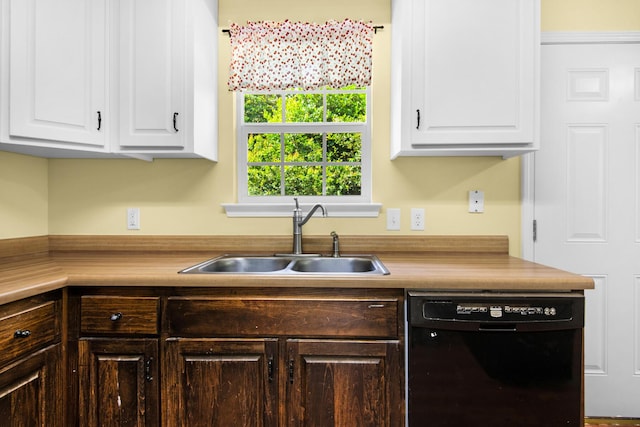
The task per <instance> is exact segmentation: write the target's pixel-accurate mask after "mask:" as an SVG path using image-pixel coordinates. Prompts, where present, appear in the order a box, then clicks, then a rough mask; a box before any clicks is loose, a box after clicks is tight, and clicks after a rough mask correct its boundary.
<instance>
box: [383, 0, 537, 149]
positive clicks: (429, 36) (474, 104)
mask: <svg viewBox="0 0 640 427" xmlns="http://www.w3.org/2000/svg"><path fill="white" fill-rule="evenodd" d="M392 19H393V22H394V34H393V37H394V41H393V43H394V44H393V48H394V49H396V50H397V52H396V54H395V55H396V57H395V58H394V61H393V67H394V78H393V84H392V98H393V99H394V105H393V110H392V111H393V113H392V114H393V115H394V116H393V117H392V122H393V123H392V127H393V134H392V139H393V141H392V155H393V156H394V157H395V156H396V155H434V154H436V155H437V154H446V155H450V154H486V155H505V156H508V155H510V154H513V153H516V154H520V153H521V152H523V151H531V149H533V148H535V145H536V144H537V137H538V136H537V133H538V132H537V126H538V91H539V87H538V86H539V85H538V75H539V72H538V67H539V60H538V58H539V53H538V52H539V33H540V28H539V0H411V1H408V0H396V1H394V4H393V17H392Z"/></svg>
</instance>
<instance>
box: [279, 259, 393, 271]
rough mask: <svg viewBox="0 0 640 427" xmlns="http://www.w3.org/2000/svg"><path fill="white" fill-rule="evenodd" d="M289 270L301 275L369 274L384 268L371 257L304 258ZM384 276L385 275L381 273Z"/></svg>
mask: <svg viewBox="0 0 640 427" xmlns="http://www.w3.org/2000/svg"><path fill="white" fill-rule="evenodd" d="M291 270H293V271H298V272H301V273H371V272H375V271H376V270H384V271H386V268H384V266H383V265H382V263H381V262H380V261H379V260H378V259H374V258H373V257H360V256H359V257H340V258H329V257H325V258H306V259H299V260H296V261H295V262H294V263H293V265H292V266H291ZM381 274H385V273H381Z"/></svg>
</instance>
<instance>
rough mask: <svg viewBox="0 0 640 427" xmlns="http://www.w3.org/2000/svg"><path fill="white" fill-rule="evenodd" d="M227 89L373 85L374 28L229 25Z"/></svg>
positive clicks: (332, 23) (352, 23)
mask: <svg viewBox="0 0 640 427" xmlns="http://www.w3.org/2000/svg"><path fill="white" fill-rule="evenodd" d="M230 36H231V67H230V74H229V82H228V86H229V89H230V90H233V91H242V90H255V91H269V90H283V89H295V88H301V89H305V90H312V89H317V88H320V87H323V86H330V87H332V88H341V87H344V86H348V85H352V84H353V85H357V86H368V85H369V84H370V83H371V62H372V61H371V52H372V44H373V26H372V25H370V24H368V23H364V22H356V21H351V20H349V19H347V20H344V21H342V22H336V21H329V22H327V23H325V24H310V23H295V22H290V21H284V22H249V23H247V25H245V26H240V25H237V24H231V27H230Z"/></svg>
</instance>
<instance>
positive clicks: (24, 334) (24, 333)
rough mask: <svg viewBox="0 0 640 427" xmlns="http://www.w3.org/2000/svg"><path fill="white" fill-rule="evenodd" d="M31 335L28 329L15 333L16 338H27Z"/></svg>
mask: <svg viewBox="0 0 640 427" xmlns="http://www.w3.org/2000/svg"><path fill="white" fill-rule="evenodd" d="M30 335H31V331H30V330H28V329H18V330H17V331H15V332H14V333H13V337H14V338H27V337H28V336H30Z"/></svg>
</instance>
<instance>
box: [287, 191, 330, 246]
mask: <svg viewBox="0 0 640 427" xmlns="http://www.w3.org/2000/svg"><path fill="white" fill-rule="evenodd" d="M293 200H295V202H296V208H295V209H294V210H293V254H294V255H301V254H302V253H303V252H302V226H303V225H305V224H306V223H307V221H309V219H310V218H311V217H312V216H313V214H314V213H315V212H316V211H317V210H318V209H321V210H322V216H327V211H325V209H324V206H322V205H321V204H320V203H318V204H316V205H315V206H313V207H312V208H311V210H310V211H309V213H308V214H307V216H305V217H304V218H303V217H302V209H300V205H299V204H298V198H297V197H294V198H293Z"/></svg>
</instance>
